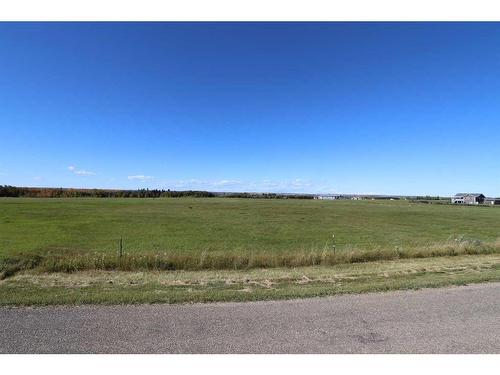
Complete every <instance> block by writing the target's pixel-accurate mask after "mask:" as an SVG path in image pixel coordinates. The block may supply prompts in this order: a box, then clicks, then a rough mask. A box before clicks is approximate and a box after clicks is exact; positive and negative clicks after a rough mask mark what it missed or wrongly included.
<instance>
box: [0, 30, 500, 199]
mask: <svg viewBox="0 0 500 375" xmlns="http://www.w3.org/2000/svg"><path fill="white" fill-rule="evenodd" d="M499 72H500V24H499V23H496V24H494V23H493V24H487V23H483V24H481V23H441V24H435V23H274V24H273V23H239V24H238V23H218V24H217V23H142V24H141V23H99V24H97V23H73V24H72V23H52V24H50V23H47V24H43V23H31V24H30V23H25V24H16V23H3V24H0V184H10V185H18V186H55V187H59V186H61V187H98V188H142V187H147V188H170V189H178V190H185V189H203V190H212V191H274V192H324V193H326V192H340V193H387V194H432V195H451V194H454V193H456V192H459V191H479V192H484V193H485V194H487V195H500V173H499V163H500V147H499V145H500V131H499V130H500V73H499Z"/></svg>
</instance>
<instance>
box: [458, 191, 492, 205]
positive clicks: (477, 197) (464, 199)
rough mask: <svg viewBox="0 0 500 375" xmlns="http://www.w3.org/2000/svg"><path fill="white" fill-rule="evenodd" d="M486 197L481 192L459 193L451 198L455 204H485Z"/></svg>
mask: <svg viewBox="0 0 500 375" xmlns="http://www.w3.org/2000/svg"><path fill="white" fill-rule="evenodd" d="M485 199H486V197H485V196H484V194H481V193H458V194H456V195H455V196H454V197H453V198H451V203H453V204H483V203H484V200H485Z"/></svg>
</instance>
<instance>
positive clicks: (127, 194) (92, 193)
mask: <svg viewBox="0 0 500 375" xmlns="http://www.w3.org/2000/svg"><path fill="white" fill-rule="evenodd" d="M0 197H12V198H181V197H196V198H213V197H225V198H255V199H312V198H313V196H312V195H307V194H276V193H213V192H209V191H199V190H185V191H175V190H170V189H167V190H164V189H137V190H110V189H72V188H36V187H17V186H9V185H0Z"/></svg>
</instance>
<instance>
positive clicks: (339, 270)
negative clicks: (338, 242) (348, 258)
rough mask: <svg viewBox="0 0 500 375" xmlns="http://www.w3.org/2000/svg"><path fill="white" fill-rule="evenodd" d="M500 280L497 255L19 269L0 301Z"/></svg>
mask: <svg viewBox="0 0 500 375" xmlns="http://www.w3.org/2000/svg"><path fill="white" fill-rule="evenodd" d="M491 281H500V255H498V254H492V255H461V256H454V257H437V258H421V259H399V260H394V261H380V262H367V263H356V264H342V265H335V266H314V267H295V268H269V269H262V268H256V269H251V270H205V271H171V272H160V271H144V272H140V271H136V272H130V271H129V272H125V271H103V270H93V271H81V272H74V273H65V272H54V273H45V272H42V273H41V272H34V271H22V272H19V273H17V274H16V275H14V276H12V277H9V278H7V279H5V280H3V281H0V305H3V306H14V305H51V304H94V303H98V304H134V303H191V302H217V301H257V300H277V299H291V298H303V297H314V296H329V295H335V294H344V293H364V292H382V291H390V290H397V289H417V288H428V287H443V286H448V285H464V284H468V283H478V282H491Z"/></svg>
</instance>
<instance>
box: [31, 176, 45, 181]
mask: <svg viewBox="0 0 500 375" xmlns="http://www.w3.org/2000/svg"><path fill="white" fill-rule="evenodd" d="M33 180H35V181H42V180H43V177H41V176H35V177H33Z"/></svg>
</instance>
